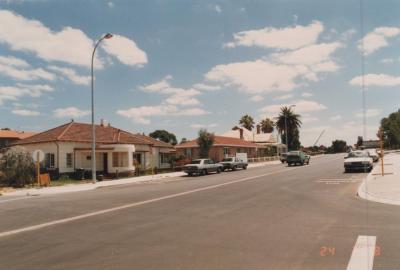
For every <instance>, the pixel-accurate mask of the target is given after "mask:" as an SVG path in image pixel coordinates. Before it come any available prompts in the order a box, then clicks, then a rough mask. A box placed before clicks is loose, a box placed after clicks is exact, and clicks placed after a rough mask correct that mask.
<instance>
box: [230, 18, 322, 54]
mask: <svg viewBox="0 0 400 270" xmlns="http://www.w3.org/2000/svg"><path fill="white" fill-rule="evenodd" d="M323 30H324V26H323V24H322V23H321V22H319V21H313V22H312V23H311V24H309V25H308V26H301V25H296V26H290V27H286V28H274V27H266V28H263V29H257V30H249V31H243V32H239V33H236V34H234V36H233V38H234V41H233V42H229V43H227V44H226V47H229V48H233V47H236V46H246V47H253V46H257V47H263V48H277V49H298V48H301V47H304V46H307V45H310V44H313V43H315V42H316V41H317V39H318V36H319V34H321V33H322V31H323Z"/></svg>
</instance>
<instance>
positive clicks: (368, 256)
mask: <svg viewBox="0 0 400 270" xmlns="http://www.w3.org/2000/svg"><path fill="white" fill-rule="evenodd" d="M375 244H376V236H366V235H359V236H358V238H357V241H356V244H355V245H354V249H353V252H352V253H351V258H350V261H349V264H348V265H347V268H346V269H347V270H372V268H373V265H374V256H375Z"/></svg>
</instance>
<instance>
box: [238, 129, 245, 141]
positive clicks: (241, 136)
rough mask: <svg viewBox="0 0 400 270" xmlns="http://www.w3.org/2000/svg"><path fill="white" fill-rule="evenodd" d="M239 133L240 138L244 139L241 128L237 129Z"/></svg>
mask: <svg viewBox="0 0 400 270" xmlns="http://www.w3.org/2000/svg"><path fill="white" fill-rule="evenodd" d="M239 133H240V139H241V140H243V139H244V137H243V128H240V129H239Z"/></svg>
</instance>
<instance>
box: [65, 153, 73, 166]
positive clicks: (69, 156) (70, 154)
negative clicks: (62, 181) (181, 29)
mask: <svg viewBox="0 0 400 270" xmlns="http://www.w3.org/2000/svg"><path fill="white" fill-rule="evenodd" d="M66 163H67V168H72V153H67V156H66Z"/></svg>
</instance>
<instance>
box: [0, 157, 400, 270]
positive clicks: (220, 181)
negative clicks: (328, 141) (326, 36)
mask: <svg viewBox="0 0 400 270" xmlns="http://www.w3.org/2000/svg"><path fill="white" fill-rule="evenodd" d="M363 177H365V174H364V173H354V174H344V173H343V155H327V156H323V157H319V158H312V159H311V162H310V165H308V166H298V167H287V166H285V165H282V164H279V165H270V166H265V167H259V168H254V169H249V170H245V171H236V172H225V173H221V174H219V175H217V174H213V175H208V176H204V177H178V178H173V179H168V180H162V181H158V182H156V183H142V184H131V185H123V186H115V187H110V188H101V189H97V190H93V191H85V192H76V193H69V194H59V195H54V196H43V197H31V198H27V199H18V200H14V201H9V200H8V199H7V200H6V199H5V198H0V265H1V269H8V270H11V269H31V270H33V269H41V270H42V269H157V270H159V269H229V270H234V269H246V270H247V269H263V270H264V269H280V270H282V269H305V270H311V269H318V270H321V269H324V270H327V269H335V270H336V269H349V270H352V269H353V270H355V269H372V263H373V269H385V270H388V269H399V267H400V256H398V248H399V247H400V226H399V225H400V211H399V210H400V209H399V208H398V206H390V205H384V204H379V203H372V202H367V201H365V200H362V199H360V198H358V197H357V196H356V190H357V187H358V186H359V185H360V183H361V181H362V178H363Z"/></svg>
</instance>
